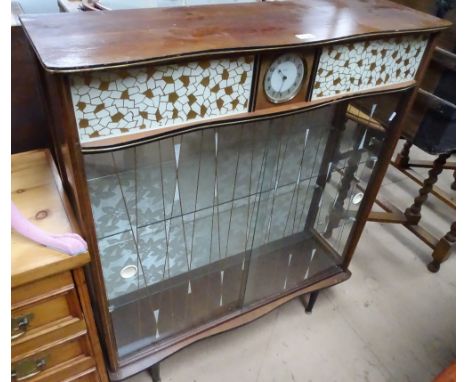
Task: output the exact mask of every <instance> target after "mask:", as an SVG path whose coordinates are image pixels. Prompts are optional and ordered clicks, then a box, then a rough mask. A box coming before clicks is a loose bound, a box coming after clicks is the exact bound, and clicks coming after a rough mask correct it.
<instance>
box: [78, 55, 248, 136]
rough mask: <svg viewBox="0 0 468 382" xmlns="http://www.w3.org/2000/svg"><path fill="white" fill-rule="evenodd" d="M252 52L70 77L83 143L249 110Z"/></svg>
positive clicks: (79, 131)
mask: <svg viewBox="0 0 468 382" xmlns="http://www.w3.org/2000/svg"><path fill="white" fill-rule="evenodd" d="M252 73H253V57H250V56H249V57H240V58H239V57H238V58H231V59H217V60H210V61H200V62H192V63H188V64H183V65H178V64H173V65H164V66H148V67H145V68H138V69H128V70H113V71H105V72H91V73H87V74H80V75H73V76H72V77H71V94H72V99H73V104H74V108H75V117H76V123H77V127H78V133H79V137H80V141H81V142H89V141H93V140H97V139H102V138H106V137H111V136H116V135H123V134H132V133H136V132H140V131H144V130H154V129H158V128H161V127H165V126H171V125H177V124H181V123H185V122H188V121H195V120H203V119H209V118H214V117H217V116H222V115H229V114H237V113H242V112H246V111H248V103H249V97H250V90H251V85H252Z"/></svg>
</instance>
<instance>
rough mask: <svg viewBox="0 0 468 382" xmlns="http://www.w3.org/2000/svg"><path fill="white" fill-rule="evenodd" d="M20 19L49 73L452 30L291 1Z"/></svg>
mask: <svg viewBox="0 0 468 382" xmlns="http://www.w3.org/2000/svg"><path fill="white" fill-rule="evenodd" d="M20 19H21V22H22V24H23V25H24V27H25V30H26V33H27V34H28V36H29V38H30V40H31V41H32V43H33V46H34V48H35V50H36V52H37V53H38V56H39V59H40V60H41V62H42V64H43V66H44V67H45V68H46V69H47V70H49V71H74V70H86V69H92V68H102V67H106V66H121V65H128V64H129V63H145V62H152V61H158V60H164V59H166V60H168V59H169V60H170V59H172V60H174V58H177V59H178V58H179V57H193V56H197V55H201V54H203V55H204V56H205V57H206V55H207V54H215V53H218V54H219V53H220V52H234V51H244V50H266V49H272V48H284V47H287V46H301V45H316V44H318V43H323V42H326V41H335V40H342V39H352V38H356V37H359V36H363V35H372V36H379V35H387V34H395V33H405V32H412V31H421V30H439V29H445V28H446V27H448V26H449V25H450V23H449V22H448V21H446V20H441V19H438V18H436V17H433V16H430V15H427V14H424V13H422V12H418V11H415V10H412V9H410V8H407V7H404V6H402V5H398V4H395V3H392V2H390V1H386V0H365V1H362V0H346V1H345V0H328V1H325V0H315V1H313V2H311V1H297V0H296V1H294V2H292V1H284V2H283V1H281V2H260V3H245V4H223V5H207V6H197V7H176V8H153V9H136V10H122V11H119V10H116V11H112V12H78V13H69V14H54V15H24V16H21V18H20ZM301 35H302V38H300V37H298V36H301ZM136 41H137V42H138V43H137V44H136V43H135V42H136Z"/></svg>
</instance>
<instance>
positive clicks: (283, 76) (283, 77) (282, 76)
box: [278, 69, 288, 82]
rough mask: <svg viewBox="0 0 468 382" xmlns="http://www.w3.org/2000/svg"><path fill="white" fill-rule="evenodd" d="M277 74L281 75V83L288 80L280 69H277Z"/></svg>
mask: <svg viewBox="0 0 468 382" xmlns="http://www.w3.org/2000/svg"><path fill="white" fill-rule="evenodd" d="M278 72H279V73H280V74H281V78H282V79H283V82H284V81H285V80H287V79H288V77H287V76H286V75H285V74H284V73H283V71H282V70H281V69H278Z"/></svg>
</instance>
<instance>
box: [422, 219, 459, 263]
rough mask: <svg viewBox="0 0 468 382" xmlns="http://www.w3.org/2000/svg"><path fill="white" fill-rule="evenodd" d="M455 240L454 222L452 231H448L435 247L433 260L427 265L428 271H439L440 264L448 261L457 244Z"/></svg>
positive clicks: (451, 227)
mask: <svg viewBox="0 0 468 382" xmlns="http://www.w3.org/2000/svg"><path fill="white" fill-rule="evenodd" d="M455 239H456V227H455V222H453V223H452V225H451V226H450V231H448V232H447V233H446V234H445V236H444V237H443V238H442V239H440V240H439V242H438V243H437V245H436V246H435V248H434V251H433V252H432V259H433V260H432V261H431V262H430V263H429V264H428V265H427V269H429V270H430V271H431V272H438V271H439V269H440V264H441V263H443V262H444V261H445V260H447V259H448V257H449V252H450V248H451V247H452V245H454V244H455Z"/></svg>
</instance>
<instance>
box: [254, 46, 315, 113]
mask: <svg viewBox="0 0 468 382" xmlns="http://www.w3.org/2000/svg"><path fill="white" fill-rule="evenodd" d="M283 56H297V57H299V59H300V60H301V62H302V66H303V71H302V79H301V81H300V83H299V85H298V87H297V89H296V90H295V92H294V93H292V94H291V95H290V96H289V97H288V98H284V99H281V100H275V99H273V98H271V97H270V96H269V95H268V92H267V90H266V80H267V78H268V72H269V70H270V68H271V66H272V65H273V64H274V63H275V62H276V61H277V60H278V59H280V58H281V57H283ZM307 73H308V68H307V61H306V60H305V58H304V56H303V55H302V54H301V53H299V52H286V53H283V54H281V55H278V56H276V57H274V58H273V60H272V61H271V62H270V63H269V65H268V67H267V68H266V71H265V74H264V76H263V81H262V87H263V94H264V95H265V97H266V99H267V100H268V101H269V102H271V103H273V104H275V105H280V104H283V103H286V102H289V101H291V100H292V99H294V98H295V97H296V96H297V95H298V94H299V93H300V92H301V90H302V87H303V86H304V82H305V78H306V75H307Z"/></svg>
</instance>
